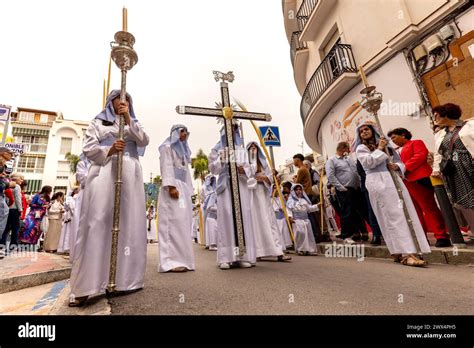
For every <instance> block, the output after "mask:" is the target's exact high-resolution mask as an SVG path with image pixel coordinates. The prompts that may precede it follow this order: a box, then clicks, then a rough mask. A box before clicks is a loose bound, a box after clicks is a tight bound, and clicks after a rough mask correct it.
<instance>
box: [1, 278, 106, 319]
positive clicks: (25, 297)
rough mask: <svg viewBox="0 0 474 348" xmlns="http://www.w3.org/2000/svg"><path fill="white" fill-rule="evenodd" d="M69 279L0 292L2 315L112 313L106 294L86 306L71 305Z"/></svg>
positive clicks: (93, 299) (95, 298) (91, 300)
mask: <svg viewBox="0 0 474 348" xmlns="http://www.w3.org/2000/svg"><path fill="white" fill-rule="evenodd" d="M70 291H71V290H70V287H69V281H68V280H61V281H59V282H53V283H48V284H43V285H39V286H34V287H31V288H27V289H21V290H17V291H12V292H8V293H4V294H0V315H110V313H111V308H110V305H109V303H108V301H107V299H106V298H105V296H97V297H94V298H92V299H90V300H89V302H88V305H87V306H85V307H69V306H68V302H69V293H70Z"/></svg>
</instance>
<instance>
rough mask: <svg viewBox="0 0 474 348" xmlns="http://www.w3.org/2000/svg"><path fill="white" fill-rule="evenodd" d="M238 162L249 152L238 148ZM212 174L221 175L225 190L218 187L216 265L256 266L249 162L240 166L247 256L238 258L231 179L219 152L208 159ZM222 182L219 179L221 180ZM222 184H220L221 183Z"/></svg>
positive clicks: (242, 162)
mask: <svg viewBox="0 0 474 348" xmlns="http://www.w3.org/2000/svg"><path fill="white" fill-rule="evenodd" d="M235 157H236V159H242V158H246V150H245V149H244V148H243V147H242V146H236V150H235ZM208 159H209V170H210V171H211V173H212V174H214V175H219V174H222V176H223V178H222V179H221V180H224V181H223V183H222V184H223V187H222V188H219V184H218V187H217V201H218V202H219V204H218V205H217V221H218V226H219V229H218V233H217V263H218V264H221V263H231V262H237V261H247V262H250V263H251V264H255V263H256V262H257V261H256V254H255V237H254V233H253V230H252V227H253V226H252V213H251V211H250V193H249V189H248V187H247V179H248V177H249V175H250V166H249V164H248V162H247V161H245V160H244V161H238V163H237V165H239V166H242V167H243V168H244V170H245V174H239V190H240V203H241V209H242V220H243V225H244V233H245V246H246V253H245V254H244V255H242V256H239V254H238V251H237V250H236V246H237V243H236V241H235V236H234V223H233V215H232V210H233V208H232V201H231V193H230V178H229V177H228V176H227V175H226V172H227V171H228V166H227V164H226V163H225V162H224V163H223V162H221V160H220V156H219V153H218V151H216V149H212V151H211V154H210V155H209V158H208ZM219 179H220V178H219ZM218 183H219V180H218Z"/></svg>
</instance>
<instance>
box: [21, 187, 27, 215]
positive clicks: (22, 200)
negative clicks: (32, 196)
mask: <svg viewBox="0 0 474 348" xmlns="http://www.w3.org/2000/svg"><path fill="white" fill-rule="evenodd" d="M21 206H22V207H23V211H22V213H21V220H25V215H26V209H28V202H27V201H26V197H25V193H24V192H23V191H21Z"/></svg>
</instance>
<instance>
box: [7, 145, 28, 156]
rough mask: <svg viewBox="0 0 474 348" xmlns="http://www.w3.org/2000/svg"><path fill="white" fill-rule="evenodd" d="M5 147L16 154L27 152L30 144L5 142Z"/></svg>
mask: <svg viewBox="0 0 474 348" xmlns="http://www.w3.org/2000/svg"><path fill="white" fill-rule="evenodd" d="M5 147H6V148H7V149H8V150H10V151H11V152H13V153H14V154H15V155H23V154H24V153H25V152H28V144H19V143H5Z"/></svg>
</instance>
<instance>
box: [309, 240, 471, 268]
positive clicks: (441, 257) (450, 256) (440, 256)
mask: <svg viewBox="0 0 474 348" xmlns="http://www.w3.org/2000/svg"><path fill="white" fill-rule="evenodd" d="M331 238H332V239H333V241H332V242H323V243H318V254H320V255H324V254H325V253H326V251H328V249H331V248H334V247H333V245H334V243H336V246H339V245H344V244H343V242H342V240H341V239H336V238H335V237H334V236H331ZM428 240H429V243H430V248H431V253H430V254H425V255H424V259H425V260H426V261H427V262H428V264H430V263H438V264H449V265H474V241H473V240H470V239H469V238H468V237H465V238H464V240H465V242H466V246H465V248H456V247H452V246H451V247H447V248H436V247H434V244H435V243H436V239H435V238H434V237H433V234H432V233H428ZM361 244H362V245H364V257H375V258H384V259H385V258H391V256H390V253H389V252H388V249H387V246H386V245H385V244H382V245H380V246H373V245H370V242H358V243H356V244H353V245H361Z"/></svg>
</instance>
